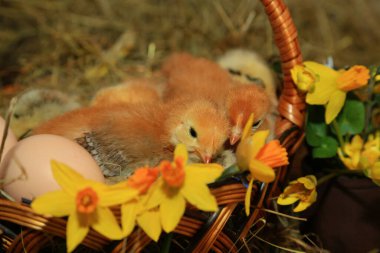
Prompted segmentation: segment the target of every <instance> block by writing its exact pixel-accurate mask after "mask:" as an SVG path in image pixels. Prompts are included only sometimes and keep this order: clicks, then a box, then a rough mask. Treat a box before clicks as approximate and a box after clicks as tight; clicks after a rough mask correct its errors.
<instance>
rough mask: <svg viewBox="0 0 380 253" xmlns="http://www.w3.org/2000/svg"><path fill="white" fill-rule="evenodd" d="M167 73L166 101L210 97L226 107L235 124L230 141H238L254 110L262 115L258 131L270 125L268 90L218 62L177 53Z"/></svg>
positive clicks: (223, 108)
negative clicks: (237, 77) (232, 73)
mask: <svg viewBox="0 0 380 253" xmlns="http://www.w3.org/2000/svg"><path fill="white" fill-rule="evenodd" d="M162 71H163V73H164V74H165V75H167V80H168V86H167V91H166V93H165V95H164V99H165V100H166V101H170V99H172V98H175V97H194V98H203V99H207V100H209V101H211V102H213V103H215V104H216V105H218V107H219V108H220V109H221V110H223V111H225V113H226V114H227V117H228V118H229V121H230V124H231V133H230V144H231V145H234V144H236V142H237V141H238V140H239V139H240V137H241V132H242V129H243V127H244V126H245V124H246V122H247V120H248V117H249V115H250V114H251V113H254V114H255V118H256V119H258V120H257V122H255V124H254V126H252V131H255V129H256V128H258V127H259V126H260V125H261V123H263V122H264V123H265V124H263V125H262V126H261V128H264V127H268V122H267V116H268V114H269V111H270V108H271V103H270V99H269V97H268V94H267V93H266V92H265V90H264V89H263V88H261V87H259V86H256V85H244V84H242V83H239V82H238V81H235V80H232V78H231V77H230V75H229V74H228V72H227V71H226V70H224V69H222V68H221V67H220V66H218V65H217V64H216V63H214V62H212V61H210V60H207V59H204V58H199V57H194V56H192V55H190V54H186V53H180V54H174V55H172V56H171V57H169V58H168V60H167V61H166V62H165V63H164V65H163V67H162Z"/></svg>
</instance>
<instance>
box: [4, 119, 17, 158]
mask: <svg viewBox="0 0 380 253" xmlns="http://www.w3.org/2000/svg"><path fill="white" fill-rule="evenodd" d="M4 128H5V120H4V119H3V118H2V117H0V145H1V141H2V140H3V133H4ZM16 143H17V138H16V136H15V135H14V134H13V131H12V130H11V129H10V128H9V129H8V133H7V139H6V140H5V145H4V149H3V155H2V157H4V156H5V154H6V153H7V152H8V151H9V150H10V149H11V148H12V147H13V146H14V145H16Z"/></svg>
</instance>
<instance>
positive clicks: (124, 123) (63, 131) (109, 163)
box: [34, 101, 228, 177]
mask: <svg viewBox="0 0 380 253" xmlns="http://www.w3.org/2000/svg"><path fill="white" fill-rule="evenodd" d="M203 114H206V115H203ZM210 114H212V115H210ZM202 115H203V116H202ZM200 119H201V120H200ZM200 121H201V122H200ZM215 123H216V126H214V124H215ZM207 125H208V126H211V125H212V126H213V128H214V130H215V131H214V132H210V131H209V128H208V127H205V126H207ZM191 129H192V130H191ZM193 132H195V133H196V137H194V136H193V135H194V133H193ZM34 133H35V134H38V133H50V134H58V135H62V136H65V137H67V138H70V139H75V140H79V142H80V143H81V144H82V145H84V146H86V148H87V149H88V150H89V151H90V152H91V154H92V155H93V156H94V158H95V159H96V160H97V162H98V164H99V165H100V166H101V168H102V170H103V173H104V174H105V175H106V176H122V177H127V176H129V175H130V173H132V172H133V170H134V169H136V168H137V167H140V166H145V165H151V166H154V165H157V164H158V163H159V161H161V160H163V159H172V155H173V150H174V146H175V145H176V144H178V143H184V144H185V145H186V147H187V148H188V149H189V151H190V159H192V160H193V161H196V162H199V161H205V162H207V159H208V157H212V156H214V155H215V153H216V152H218V151H219V150H220V148H221V146H222V144H223V143H224V141H225V140H226V138H227V133H228V123H227V121H226V119H225V117H224V115H222V114H220V113H218V111H217V110H216V109H215V108H214V106H213V105H212V104H210V103H208V102H204V103H203V102H201V101H197V102H189V101H186V102H184V101H182V102H173V103H171V104H170V105H164V104H161V103H154V104H135V105H121V106H108V107H89V108H83V109H79V110H76V111H73V112H70V113H68V114H66V115H63V116H61V117H58V118H56V119H53V120H51V121H49V122H48V123H46V124H44V125H42V126H40V127H39V128H37V129H36V130H35V131H34Z"/></svg>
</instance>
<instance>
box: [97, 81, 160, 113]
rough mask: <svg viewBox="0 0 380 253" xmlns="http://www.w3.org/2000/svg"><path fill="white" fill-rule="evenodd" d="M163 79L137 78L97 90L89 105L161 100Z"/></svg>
mask: <svg viewBox="0 0 380 253" xmlns="http://www.w3.org/2000/svg"><path fill="white" fill-rule="evenodd" d="M162 90H163V81H162V80H161V78H160V77H159V76H156V77H155V78H138V79H132V80H129V81H126V82H124V83H122V84H119V85H115V86H111V87H107V88H103V89H101V90H99V91H98V92H97V93H96V94H95V96H94V98H93V99H92V101H91V106H109V105H117V104H137V103H146V102H152V101H158V100H161V97H162V92H163V91H162Z"/></svg>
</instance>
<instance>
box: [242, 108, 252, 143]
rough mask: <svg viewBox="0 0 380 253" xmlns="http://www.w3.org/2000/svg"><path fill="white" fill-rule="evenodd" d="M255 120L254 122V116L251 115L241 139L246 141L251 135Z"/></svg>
mask: <svg viewBox="0 0 380 253" xmlns="http://www.w3.org/2000/svg"><path fill="white" fill-rule="evenodd" d="M253 120H254V114H253V113H251V114H250V115H249V118H248V120H247V123H245V126H244V130H243V133H242V135H241V139H242V140H244V139H246V138H247V137H248V136H249V133H251V131H252V125H253Z"/></svg>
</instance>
